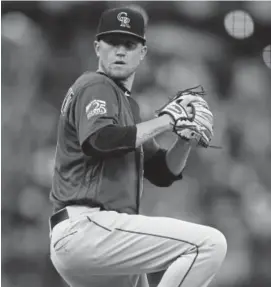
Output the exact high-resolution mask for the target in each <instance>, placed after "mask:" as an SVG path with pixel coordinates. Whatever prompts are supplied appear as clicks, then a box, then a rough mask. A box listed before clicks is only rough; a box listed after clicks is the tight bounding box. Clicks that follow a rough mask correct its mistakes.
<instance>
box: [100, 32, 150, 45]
mask: <svg viewBox="0 0 271 287" xmlns="http://www.w3.org/2000/svg"><path fill="white" fill-rule="evenodd" d="M108 34H125V35H131V36H134V37H136V38H137V39H140V40H141V41H143V42H146V39H145V38H144V37H141V36H139V35H137V34H135V33H131V32H128V31H123V30H111V31H106V32H102V33H99V34H97V35H96V38H99V37H101V36H103V35H108Z"/></svg>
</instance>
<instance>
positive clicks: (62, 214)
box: [50, 203, 105, 230]
mask: <svg viewBox="0 0 271 287" xmlns="http://www.w3.org/2000/svg"><path fill="white" fill-rule="evenodd" d="M79 205H80V204H79ZM84 206H88V207H99V208H100V210H105V209H104V207H103V206H102V205H101V204H97V203H91V204H90V203H88V205H84ZM68 218H69V214H68V211H67V209H66V208H63V209H61V210H59V211H57V212H56V213H55V214H53V215H52V216H51V217H50V225H51V230H53V228H54V227H55V226H56V225H57V224H58V223H60V222H61V221H64V220H66V219H68Z"/></svg>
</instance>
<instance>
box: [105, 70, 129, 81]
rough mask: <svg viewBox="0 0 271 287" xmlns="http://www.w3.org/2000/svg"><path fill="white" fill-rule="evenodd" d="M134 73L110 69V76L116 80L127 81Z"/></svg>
mask: <svg viewBox="0 0 271 287" xmlns="http://www.w3.org/2000/svg"><path fill="white" fill-rule="evenodd" d="M133 72H134V71H131V70H124V69H109V70H108V73H107V74H108V76H109V77H110V78H112V79H115V80H126V79H127V78H129V77H130V76H131V75H132V74H133Z"/></svg>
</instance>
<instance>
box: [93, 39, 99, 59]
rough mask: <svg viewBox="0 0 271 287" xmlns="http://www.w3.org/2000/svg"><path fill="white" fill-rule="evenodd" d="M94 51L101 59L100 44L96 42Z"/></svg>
mask: <svg viewBox="0 0 271 287" xmlns="http://www.w3.org/2000/svg"><path fill="white" fill-rule="evenodd" d="M94 49H95V53H96V55H97V57H100V43H99V42H98V41H94Z"/></svg>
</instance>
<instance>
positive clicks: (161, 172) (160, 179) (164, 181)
mask: <svg viewBox="0 0 271 287" xmlns="http://www.w3.org/2000/svg"><path fill="white" fill-rule="evenodd" d="M166 152H167V151H166V150H165V149H159V150H158V151H157V152H156V153H155V154H154V156H153V157H151V158H150V159H149V160H148V161H146V162H145V164H144V177H145V178H146V179H148V180H149V181H150V182H151V183H152V184H154V185H156V186H160V187H168V186H170V185H171V184H172V183H173V182H174V181H176V180H180V179H182V178H183V176H182V172H181V173H180V174H178V175H177V176H176V175H174V174H173V173H172V172H171V171H170V170H169V168H168V166H167V163H166Z"/></svg>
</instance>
